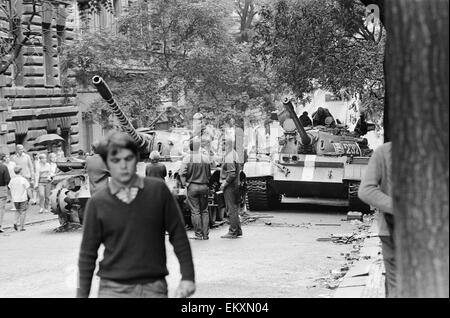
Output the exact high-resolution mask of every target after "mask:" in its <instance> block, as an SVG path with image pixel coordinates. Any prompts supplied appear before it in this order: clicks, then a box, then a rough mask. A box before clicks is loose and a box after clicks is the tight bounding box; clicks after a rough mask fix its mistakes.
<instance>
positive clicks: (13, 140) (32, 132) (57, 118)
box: [0, 0, 79, 155]
mask: <svg viewBox="0 0 450 318" xmlns="http://www.w3.org/2000/svg"><path fill="white" fill-rule="evenodd" d="M0 5H1V6H2V10H0V39H1V40H2V43H3V44H5V43H6V44H7V41H8V40H10V39H12V38H13V37H16V38H17V40H18V41H17V42H18V43H20V42H21V41H22V40H23V39H26V41H24V45H23V46H22V47H21V49H20V50H19V51H18V54H17V56H16V58H15V59H13V60H14V62H13V63H12V64H11V65H10V66H9V68H8V69H7V70H6V71H5V72H3V73H2V74H0V148H1V151H3V152H9V153H13V152H14V151H15V145H16V144H18V143H20V144H23V145H24V146H25V148H26V149H27V150H28V151H44V150H46V148H45V147H43V146H36V145H35V144H34V141H35V139H36V138H37V137H38V136H40V135H44V134H48V133H56V134H58V135H60V136H61V137H62V138H63V139H64V140H65V142H64V143H63V149H64V151H65V153H66V155H70V154H71V153H75V152H76V151H78V149H79V145H78V133H79V120H78V116H77V115H78V107H77V105H76V90H75V88H74V87H73V85H72V83H73V82H74V78H73V75H72V74H71V73H70V72H69V71H68V70H67V69H65V68H64V66H63V63H62V53H63V48H64V44H65V43H66V41H71V40H73V38H74V32H73V31H74V30H73V20H74V15H73V12H74V10H73V8H74V1H70V0H51V1H50V0H1V1H0ZM7 53H10V54H13V53H12V52H6V54H5V51H3V52H2V56H1V60H0V63H5V61H7V60H8V59H9V56H8V54H7Z"/></svg>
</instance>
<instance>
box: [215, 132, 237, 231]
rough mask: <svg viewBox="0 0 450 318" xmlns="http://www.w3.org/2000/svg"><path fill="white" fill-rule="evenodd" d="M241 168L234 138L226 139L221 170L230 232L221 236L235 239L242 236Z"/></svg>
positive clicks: (222, 189) (221, 187)
mask: <svg viewBox="0 0 450 318" xmlns="http://www.w3.org/2000/svg"><path fill="white" fill-rule="evenodd" d="M239 170H240V160H239V156H238V154H237V152H236V151H235V150H234V141H233V139H226V140H225V157H224V160H223V164H222V168H221V171H220V179H221V185H220V190H221V191H223V195H224V198H225V207H226V213H227V214H228V220H229V222H230V228H229V230H228V233H227V234H225V235H223V236H221V238H229V239H234V238H237V237H238V236H242V229H241V222H240V220H239V201H240V195H239Z"/></svg>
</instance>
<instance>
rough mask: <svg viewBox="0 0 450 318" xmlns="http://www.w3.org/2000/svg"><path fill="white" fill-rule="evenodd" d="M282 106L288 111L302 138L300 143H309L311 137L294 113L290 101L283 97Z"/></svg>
mask: <svg viewBox="0 0 450 318" xmlns="http://www.w3.org/2000/svg"><path fill="white" fill-rule="evenodd" d="M283 106H284V108H285V109H286V110H287V112H288V113H289V115H290V117H291V118H292V120H293V121H294V124H295V127H296V128H297V131H298V133H299V134H300V138H301V140H302V144H304V145H309V144H310V143H311V137H310V136H309V135H308V134H307V133H306V130H305V128H304V127H303V125H302V123H301V122H300V120H299V119H298V117H297V114H296V113H295V110H294V106H292V102H291V101H290V100H289V99H287V98H285V99H284V101H283Z"/></svg>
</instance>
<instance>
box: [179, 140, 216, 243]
mask: <svg viewBox="0 0 450 318" xmlns="http://www.w3.org/2000/svg"><path fill="white" fill-rule="evenodd" d="M189 148H190V150H191V153H190V154H189V155H187V156H185V157H184V158H183V162H182V165H181V168H180V176H181V180H182V182H183V185H185V186H187V202H188V204H189V207H190V208H191V213H192V214H191V218H192V225H193V226H194V232H195V236H194V237H192V239H196V240H208V239H209V212H208V194H209V180H210V178H211V164H210V161H209V157H208V156H207V155H205V154H204V153H202V152H201V151H200V139H199V138H197V137H194V138H193V139H192V140H191V141H190V143H189Z"/></svg>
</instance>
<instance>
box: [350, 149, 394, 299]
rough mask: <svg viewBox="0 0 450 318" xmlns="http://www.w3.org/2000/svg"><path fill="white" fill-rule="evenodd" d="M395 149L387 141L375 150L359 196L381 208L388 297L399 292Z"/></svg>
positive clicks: (380, 232)
mask: <svg viewBox="0 0 450 318" xmlns="http://www.w3.org/2000/svg"><path fill="white" fill-rule="evenodd" d="M391 149H392V143H391V142H387V143H385V144H383V145H381V146H380V147H378V148H377V149H376V150H375V152H374V153H373V155H372V157H371V158H370V160H369V165H368V166H367V170H366V173H365V175H364V177H363V179H362V180H361V185H360V187H359V190H358V196H359V198H360V199H361V200H362V201H364V202H365V203H367V204H369V205H371V206H373V207H375V208H377V209H378V210H379V215H378V217H379V219H378V235H379V237H380V240H381V251H382V253H383V259H384V267H385V269H386V280H385V288H386V297H387V298H393V297H396V293H397V280H396V262H395V244H394V222H393V217H394V216H393V209H392V194H391V167H392V163H391V161H392V159H391Z"/></svg>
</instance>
